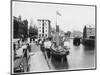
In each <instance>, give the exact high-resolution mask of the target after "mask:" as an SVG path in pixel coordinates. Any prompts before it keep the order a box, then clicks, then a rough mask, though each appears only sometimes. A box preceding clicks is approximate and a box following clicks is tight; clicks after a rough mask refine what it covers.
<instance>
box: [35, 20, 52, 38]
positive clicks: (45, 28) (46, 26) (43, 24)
mask: <svg viewBox="0 0 100 75" xmlns="http://www.w3.org/2000/svg"><path fill="white" fill-rule="evenodd" d="M37 21H38V38H48V37H51V21H50V20H48V19H38V20H37Z"/></svg>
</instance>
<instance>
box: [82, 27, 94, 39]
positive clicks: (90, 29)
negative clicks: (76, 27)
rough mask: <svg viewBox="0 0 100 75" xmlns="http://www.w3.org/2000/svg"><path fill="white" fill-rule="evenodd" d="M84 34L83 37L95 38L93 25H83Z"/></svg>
mask: <svg viewBox="0 0 100 75" xmlns="http://www.w3.org/2000/svg"><path fill="white" fill-rule="evenodd" d="M84 34H85V35H84V38H88V39H89V38H90V39H94V38H95V27H93V26H85V28H84Z"/></svg>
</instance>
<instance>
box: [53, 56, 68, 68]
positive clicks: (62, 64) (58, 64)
mask: <svg viewBox="0 0 100 75" xmlns="http://www.w3.org/2000/svg"><path fill="white" fill-rule="evenodd" d="M51 62H52V65H53V67H54V68H55V69H56V70H61V69H68V60H67V58H66V61H64V62H61V60H58V59H56V58H54V57H53V58H52V59H51Z"/></svg>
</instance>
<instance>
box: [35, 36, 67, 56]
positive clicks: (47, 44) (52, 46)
mask: <svg viewBox="0 0 100 75" xmlns="http://www.w3.org/2000/svg"><path fill="white" fill-rule="evenodd" d="M35 43H37V45H40V49H41V50H42V51H43V52H46V53H47V56H48V58H50V55H51V50H54V51H57V50H63V49H64V50H67V49H68V48H69V42H68V41H66V40H64V41H62V44H61V45H59V46H57V43H56V41H54V40H53V39H52V38H46V39H35ZM62 48H63V49H62Z"/></svg>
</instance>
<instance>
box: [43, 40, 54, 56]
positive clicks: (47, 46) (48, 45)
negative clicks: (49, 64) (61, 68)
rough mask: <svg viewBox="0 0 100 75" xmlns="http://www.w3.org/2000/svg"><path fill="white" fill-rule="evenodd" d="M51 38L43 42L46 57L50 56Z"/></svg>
mask: <svg viewBox="0 0 100 75" xmlns="http://www.w3.org/2000/svg"><path fill="white" fill-rule="evenodd" d="M51 44H52V43H51V39H50V38H47V40H46V41H45V42H44V47H45V49H46V52H47V56H48V58H50V48H51Z"/></svg>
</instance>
